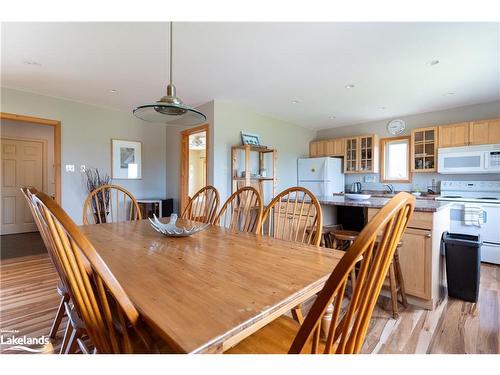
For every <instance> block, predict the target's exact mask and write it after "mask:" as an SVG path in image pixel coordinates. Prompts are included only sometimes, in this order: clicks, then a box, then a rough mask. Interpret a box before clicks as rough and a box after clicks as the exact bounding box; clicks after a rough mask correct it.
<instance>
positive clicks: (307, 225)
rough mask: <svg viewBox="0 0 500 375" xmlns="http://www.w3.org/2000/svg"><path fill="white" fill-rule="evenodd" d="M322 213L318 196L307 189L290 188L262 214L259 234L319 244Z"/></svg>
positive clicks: (278, 196) (279, 195) (274, 199)
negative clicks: (260, 232)
mask: <svg viewBox="0 0 500 375" xmlns="http://www.w3.org/2000/svg"><path fill="white" fill-rule="evenodd" d="M322 223H323V216H322V214H321V206H320V204H319V202H318V199H317V198H316V197H315V195H314V194H313V193H311V192H310V191H309V190H307V189H305V188H302V187H298V186H297V187H291V188H288V189H286V190H284V191H282V192H281V193H279V194H278V195H277V196H276V197H274V198H273V200H272V201H271V202H270V203H269V205H268V206H267V208H266V210H265V211H264V214H263V215H262V234H266V235H268V236H271V237H274V238H279V239H282V240H287V241H293V242H300V243H306V244H311V245H316V246H319V244H320V242H321V234H322V231H321V228H322Z"/></svg>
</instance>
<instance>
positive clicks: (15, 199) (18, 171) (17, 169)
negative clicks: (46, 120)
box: [0, 138, 44, 234]
mask: <svg viewBox="0 0 500 375" xmlns="http://www.w3.org/2000/svg"><path fill="white" fill-rule="evenodd" d="M1 152H2V162H1V171H0V176H1V178H2V181H1V186H2V199H1V202H0V213H1V215H2V216H1V221H0V223H1V225H0V234H13V233H25V232H35V231H36V230H37V228H36V224H35V222H34V220H33V216H32V215H31V211H30V209H29V207H28V205H27V203H26V201H25V198H24V196H23V194H22V192H21V190H20V189H21V187H23V186H32V187H35V188H37V189H38V190H43V188H44V184H43V176H44V149H43V141H35V140H32V141H31V140H18V139H7V138H2V151H1Z"/></svg>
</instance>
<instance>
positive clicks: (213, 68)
mask: <svg viewBox="0 0 500 375" xmlns="http://www.w3.org/2000/svg"><path fill="white" fill-rule="evenodd" d="M499 25H500V24H498V23H206V22H205V23H178V24H174V64H173V69H174V83H175V85H176V86H177V94H178V96H179V97H180V98H181V99H183V100H184V102H186V103H187V104H190V105H195V106H196V105H199V104H202V103H205V102H207V101H210V100H212V99H222V100H228V101H233V102H237V103H239V104H241V105H244V106H247V107H249V108H251V109H252V110H255V111H257V112H260V113H264V114H268V115H270V116H272V117H275V118H279V119H283V120H287V121H290V122H293V123H296V124H299V125H301V126H304V127H308V128H314V129H319V128H328V127H335V126H341V125H347V124H354V123H359V122H366V121H371V120H378V119H384V118H393V117H397V116H402V115H406V114H414V113H421V112H429V111H434V110H440V109H446V108H453V107H459V106H463V105H469V104H475V103H482V102H489V101H494V100H499V99H500V26H499ZM167 48H168V24H162V23H111V22H107V23H3V24H2V58H1V62H2V70H1V79H2V86H6V87H11V88H16V89H20V90H27V91H32V92H37V93H41V94H45V95H51V96H56V97H62V98H68V99H71V100H76V101H81V102H85V103H90V104H97V105H101V106H106V107H113V108H118V109H123V110H127V111H131V110H132V109H133V107H134V106H137V105H141V104H145V103H146V102H152V101H156V100H157V99H159V98H160V97H161V96H163V95H164V91H165V87H166V83H167V74H168V70H167V69H168V62H167V57H168V54H167ZM434 59H437V60H439V61H440V63H439V64H437V65H435V66H429V65H428V64H427V63H428V62H429V61H431V60H434ZM27 61H29V62H36V63H39V64H41V65H37V64H27V63H26V62H27ZM347 84H354V85H355V88H353V89H346V88H345V85H347ZM111 89H116V90H118V92H117V93H111V92H110V90H111ZM449 92H453V93H455V95H446V93H449ZM293 100H299V101H300V102H299V103H298V104H293V103H292V101H293ZM380 107H386V109H380ZM332 115H333V116H335V117H336V118H335V119H330V118H329V117H330V116H332Z"/></svg>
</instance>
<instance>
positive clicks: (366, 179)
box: [363, 174, 377, 182]
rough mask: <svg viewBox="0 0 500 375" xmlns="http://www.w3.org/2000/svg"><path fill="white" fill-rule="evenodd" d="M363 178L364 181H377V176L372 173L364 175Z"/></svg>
mask: <svg viewBox="0 0 500 375" xmlns="http://www.w3.org/2000/svg"><path fill="white" fill-rule="evenodd" d="M363 180H364V182H376V180H377V176H375V175H373V174H370V175H367V176H364V178H363Z"/></svg>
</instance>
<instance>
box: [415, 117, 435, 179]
mask: <svg viewBox="0 0 500 375" xmlns="http://www.w3.org/2000/svg"><path fill="white" fill-rule="evenodd" d="M437 132H438V128H437V127H435V126H434V127H428V128H419V129H413V130H412V132H411V142H412V158H411V159H412V164H411V166H412V172H435V171H436V162H437V140H438V136H437Z"/></svg>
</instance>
